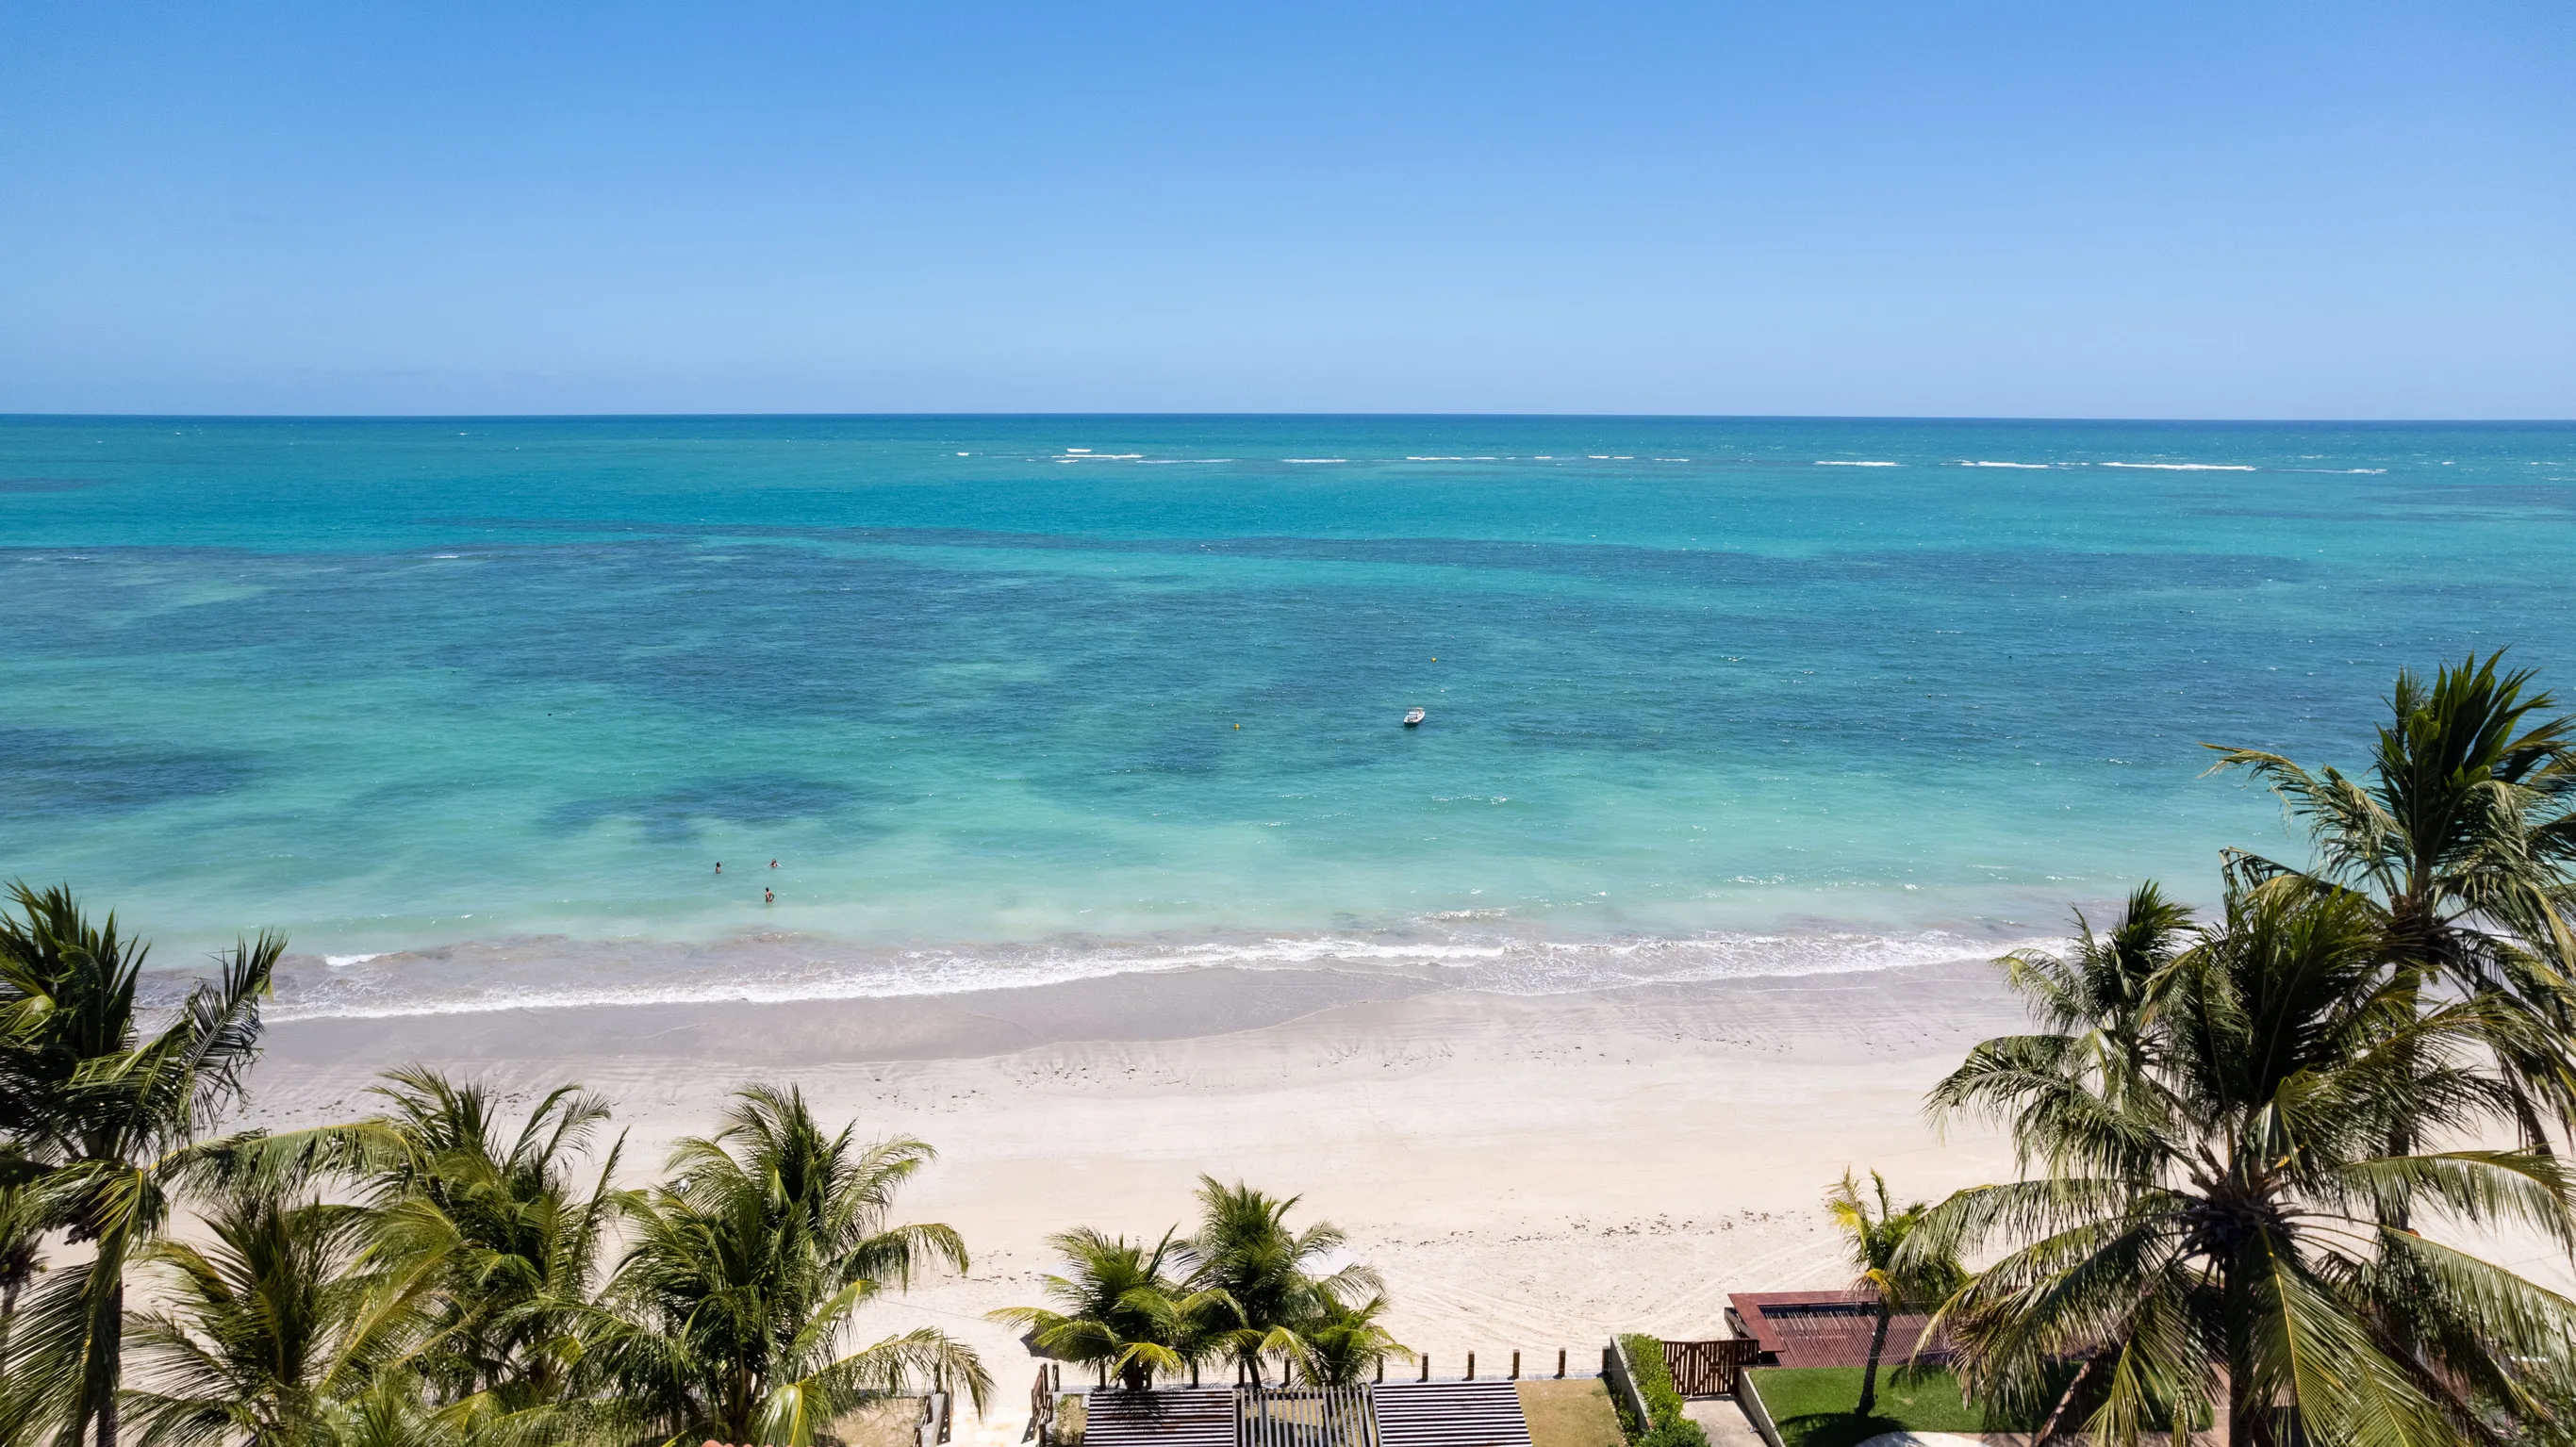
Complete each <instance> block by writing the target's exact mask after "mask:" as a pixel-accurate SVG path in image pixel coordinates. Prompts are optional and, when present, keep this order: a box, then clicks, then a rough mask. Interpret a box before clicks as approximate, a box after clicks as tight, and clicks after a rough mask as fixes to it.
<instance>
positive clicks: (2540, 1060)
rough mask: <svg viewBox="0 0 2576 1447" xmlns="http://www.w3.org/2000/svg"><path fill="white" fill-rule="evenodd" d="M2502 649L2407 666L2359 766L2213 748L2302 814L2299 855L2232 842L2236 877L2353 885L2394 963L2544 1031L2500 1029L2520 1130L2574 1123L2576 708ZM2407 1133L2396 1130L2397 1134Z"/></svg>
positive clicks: (2278, 883)
mask: <svg viewBox="0 0 2576 1447" xmlns="http://www.w3.org/2000/svg"><path fill="white" fill-rule="evenodd" d="M2503 656H2504V655H2503V653H2502V652H2501V651H2499V652H2496V653H2492V654H2489V655H2488V656H2487V657H2485V658H2484V659H2480V658H2478V657H2477V656H2476V655H2474V654H2472V655H2471V656H2470V657H2469V658H2467V659H2466V660H2464V661H2463V662H2461V663H2459V664H2458V665H2456V666H2453V665H2447V664H2446V665H2444V666H2443V667H2441V668H2440V669H2439V670H2437V671H2436V673H2435V674H2434V678H2433V682H2432V683H2431V684H2430V685H2427V684H2425V682H2424V681H2423V680H2422V678H2420V677H2419V676H2418V675H2416V674H2414V673H2412V672H2400V673H2399V674H2398V675H2397V685H2396V688H2395V690H2394V691H2393V692H2392V693H2391V694H2390V695H2389V699H2388V704H2389V713H2390V718H2389V721H2388V723H2386V724H2384V725H2382V726H2381V728H2380V729H2379V734H2378V739H2377V741H2376V743H2375V744H2374V745H2373V747H2372V749H2371V754H2370V763H2369V768H2368V770H2367V772H2366V774H2365V775H2364V776H2362V777H2358V778H2356V777H2353V776H2350V775H2346V774H2344V773H2343V772H2341V771H2340V770H2337V769H2334V768H2323V769H2319V770H2317V771H2315V772H2313V773H2312V772H2310V771H2309V770H2307V769H2305V768H2302V767H2301V766H2300V765H2298V764H2296V763H2293V762H2292V761H2291V760H2289V759H2288V758H2286V757H2284V756H2283V755H2280V754H2276V753H2271V752H2267V751H2264V750H2261V749H2248V748H2225V747H2221V746H2219V745H2215V744H2212V745H2208V747H2210V748H2214V749H2217V750H2218V752H2219V754H2220V759H2219V762H2218V764H2217V765H2216V766H2215V767H2216V768H2220V769H2230V768H2242V769H2245V770H2247V771H2249V772H2251V773H2252V774H2253V775H2254V777H2256V778H2257V779H2260V780H2262V781H2263V782H2264V783H2265V784H2267V785H2268V786H2270V788H2271V789H2272V791H2273V792H2274V793H2276V794H2278V795H2279V796H2280V797H2281V799H2282V802H2283V804H2284V806H2285V807H2286V808H2287V809H2288V810H2289V811H2290V813H2291V815H2292V817H2294V818H2296V819H2298V820H2300V821H2301V822H2302V823H2304V824H2305V825H2306V826H2307V829H2308V833H2309V836H2310V838H2311V839H2312V841H2313V842H2314V845H2315V849H2316V860H2315V863H2314V865H2313V866H2312V867H2311V868H2309V869H2306V870H2300V869H2295V868H2292V867H2290V866H2288V865H2285V864H2280V863H2276V862H2274V861H2272V860H2270V859H2266V858H2263V857H2261V856H2259V855H2253V854H2245V853H2237V852H2233V851H2231V853H2230V856H2229V869H2230V873H2231V875H2233V876H2235V877H2237V878H2238V879H2240V880H2242V881H2244V882H2246V883H2249V884H2261V885H2266V886H2268V887H2273V888H2296V889H2308V890H2323V891H2338V892H2340V891H2349V892H2352V893H2356V894H2358V895H2361V896H2362V897H2364V898H2366V899H2367V900H2368V901H2369V902H2370V903H2371V906H2372V908H2373V909H2374V910H2375V911H2376V913H2377V915H2378V919H2379V928H2380V931H2381V934H2382V936H2383V939H2384V941H2385V944H2384V949H2385V950H2386V952H2387V954H2388V957H2389V958H2390V960H2391V961H2392V962H2394V963H2396V964H2399V965H2401V966H2403V967H2405V968H2406V969H2408V970H2410V971H2411V972H2413V973H2414V974H2416V975H2417V976H2418V977H2419V978H2420V979H2421V981H2422V982H2424V983H2426V984H2431V983H2435V982H2447V983H2448V984H2450V985H2452V986H2454V987H2457V988H2460V989H2465V990H2474V991H2481V992H2486V993H2490V994H2494V995H2496V996H2498V997H2499V998H2500V999H2502V1000H2504V1001H2505V1002H2507V1003H2508V1004H2509V1005H2511V1006H2512V1007H2513V1008H2514V1009H2515V1010H2516V1011H2518V1012H2520V1013H2524V1014H2528V1015H2529V1016H2531V1017H2532V1019H2533V1021H2534V1022H2535V1023H2537V1024H2540V1025H2545V1026H2548V1027H2551V1028H2548V1029H2538V1030H2532V1029H2526V1030H2521V1031H2509V1032H2507V1033H2506V1036H2505V1037H2502V1038H2499V1039H2498V1040H2495V1041H2492V1042H2490V1047H2489V1048H2491V1049H2494V1050H2496V1051H2497V1052H2498V1054H2499V1055H2500V1056H2501V1057H2502V1058H2503V1059H2504V1061H2505V1062H2506V1064H2507V1066H2508V1067H2509V1070H2508V1075H2509V1078H2510V1079H2511V1080H2512V1081H2513V1083H2514V1085H2515V1088H2516V1097H2515V1107H2516V1112H2517V1116H2518V1118H2519V1123H2520V1125H2521V1127H2522V1129H2523V1132H2524V1134H2525V1137H2526V1138H2527V1139H2530V1140H2534V1141H2537V1140H2540V1139H2543V1138H2544V1136H2543V1130H2544V1125H2545V1123H2550V1122H2553V1121H2554V1123H2556V1124H2558V1125H2560V1126H2562V1127H2563V1126H2567V1125H2569V1124H2571V1123H2576V1045H2572V1044H2571V1040H2576V1035H2571V1027H2576V989H2571V986H2570V983H2569V980H2570V974H2571V971H2576V932H2571V929H2570V925H2569V919H2570V901H2571V876H2570V866H2571V864H2576V717H2570V716H2565V715H2561V716H2556V717H2545V718H2544V717H2541V715H2543V714H2545V713H2547V711H2548V710H2550V709H2551V708H2553V707H2554V706H2555V700H2554V699H2552V698H2551V697H2550V695H2548V694H2547V693H2544V692H2539V691H2527V690H2530V688H2531V681H2532V677H2533V674H2532V671H2531V670H2529V669H2517V670H2514V671H2512V672H2499V665H2500V664H2501V662H2502V660H2503ZM2400 1144H2401V1145H2402V1142H2401V1143H2400Z"/></svg>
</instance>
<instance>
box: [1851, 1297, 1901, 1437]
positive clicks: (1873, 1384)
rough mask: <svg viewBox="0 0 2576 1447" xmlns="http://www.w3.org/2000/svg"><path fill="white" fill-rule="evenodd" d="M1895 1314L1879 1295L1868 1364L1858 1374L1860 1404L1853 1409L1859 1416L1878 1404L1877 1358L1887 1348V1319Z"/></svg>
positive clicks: (1866, 1413)
mask: <svg viewBox="0 0 2576 1447" xmlns="http://www.w3.org/2000/svg"><path fill="white" fill-rule="evenodd" d="M1895 1314H1896V1311H1895V1308H1894V1307H1892V1306H1890V1305H1889V1304H1888V1301H1887V1298H1885V1297H1880V1298H1879V1302H1878V1326H1877V1327H1876V1329H1874V1330H1873V1331H1871V1332H1870V1334H1869V1365H1868V1366H1867V1367H1866V1368H1863V1369H1862V1371H1861V1374H1860V1406H1858V1407H1857V1408H1854V1409H1853V1410H1854V1412H1855V1413H1856V1414H1857V1415H1859V1416H1863V1417H1866V1416H1868V1415H1869V1414H1870V1409H1871V1408H1873V1407H1876V1406H1877V1405H1878V1358H1879V1354H1880V1353H1882V1352H1884V1351H1886V1350H1887V1321H1888V1318H1889V1317H1891V1316H1894V1315H1895Z"/></svg>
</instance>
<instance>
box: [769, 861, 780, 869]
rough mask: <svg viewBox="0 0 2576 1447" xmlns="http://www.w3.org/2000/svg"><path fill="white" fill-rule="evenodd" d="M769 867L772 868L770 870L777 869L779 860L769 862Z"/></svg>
mask: <svg viewBox="0 0 2576 1447" xmlns="http://www.w3.org/2000/svg"><path fill="white" fill-rule="evenodd" d="M769 867H770V868H772V869H776V868H777V867H778V861H777V860H775V859H773V860H771V861H769Z"/></svg>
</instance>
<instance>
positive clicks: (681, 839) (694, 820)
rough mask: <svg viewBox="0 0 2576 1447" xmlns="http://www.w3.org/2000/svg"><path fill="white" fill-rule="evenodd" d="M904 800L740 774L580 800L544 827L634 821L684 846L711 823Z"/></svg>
mask: <svg viewBox="0 0 2576 1447" xmlns="http://www.w3.org/2000/svg"><path fill="white" fill-rule="evenodd" d="M906 799H908V796H906V797H905V798H897V797H895V796H891V795H882V796H880V795H877V794H876V792H875V791H872V790H868V789H865V788H861V787H856V786H853V785H849V784H843V783H838V782H835V781H833V780H830V779H816V778H809V777H806V776H803V775H799V774H736V775H732V776H730V777H726V778H714V779H700V780H697V781H695V782H693V783H688V784H683V785H681V786H680V787H678V788H676V789H664V790H661V791H659V792H657V793H652V794H643V795H636V796H631V797H626V798H597V799H576V800H573V801H571V802H569V803H565V804H559V805H557V806H555V807H554V808H552V809H550V810H548V811H546V817H545V826H546V828H547V829H549V830H551V831H553V832H556V833H561V834H571V833H577V832H579V831H580V830H583V829H587V828H590V827H591V826H593V825H596V824H602V823H606V822H607V821H609V820H612V819H632V820H634V821H635V822H636V823H637V824H639V825H641V826H642V827H643V830H644V834H645V837H647V838H649V839H651V840H653V841H654V842H655V843H657V844H686V843H689V842H691V841H693V840H695V839H696V838H697V837H698V834H699V831H700V830H701V829H702V828H703V827H704V826H706V825H707V824H710V823H725V824H783V823H786V822H787V821H789V820H792V819H815V818H821V817H823V816H824V815H827V814H833V813H837V812H839V811H841V810H843V809H846V808H848V807H850V806H851V805H853V804H859V803H877V804H885V803H896V802H905V801H906Z"/></svg>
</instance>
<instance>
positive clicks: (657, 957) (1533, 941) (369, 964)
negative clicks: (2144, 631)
mask: <svg viewBox="0 0 2576 1447" xmlns="http://www.w3.org/2000/svg"><path fill="white" fill-rule="evenodd" d="M2054 943H2058V941H2055V940H2054V939H2053V938H2025V937H2021V936H2014V937H2010V938H2006V937H2003V936H2001V935H1993V934H1986V933H1968V932H1962V931H1954V930H1926V931H1921V932H1918V933H1912V934H1870V933H1863V932H1858V931H1839V930H1817V931H1813V932H1804V933H1800V932H1788V931H1782V932H1776V933H1769V932H1765V933H1753V932H1741V931H1707V932H1699V933H1689V934H1676V935H1643V934H1640V935H1620V936H1609V937H1588V938H1568V937H1562V936H1551V935H1549V934H1546V933H1544V932H1542V931H1540V930H1538V929H1535V928H1533V927H1531V926H1530V925H1529V924H1528V923H1527V922H1525V921H1518V920H1515V919H1513V918H1511V917H1510V915H1509V914H1508V913H1506V912H1504V911H1498V910H1474V909H1471V910H1450V911H1442V912H1440V913H1437V914H1432V915H1426V916H1423V917H1421V918H1418V919H1414V920H1409V921H1405V922H1402V923H1399V924H1395V925H1390V926H1387V927H1385V928H1381V929H1372V930H1361V931H1336V932H1332V933H1318V934H1278V933H1229V934H1219V935H1211V936H1208V937H1205V938H1197V939H1172V938H1152V939H1135V940H1109V939H1094V938H1087V937H1066V938H1060V939H1054V940H1044V941H1034V942H1024V943H996V944H955V945H913V946H869V945H858V944H853V943H851V942H848V941H842V940H834V939H828V938H823V937H818V936H811V935H790V934H767V935H756V936H747V937H742V938H737V939H731V940H725V941H720V942H715V943H694V944H681V943H647V942H637V941H581V940H571V939H564V938H560V937H545V938H520V939H504V940H490V941H471V942H465V943H461V944H454V945H442V946H437V947H433V948H428V949H420V950H409V951H393V952H385V953H378V954H368V955H330V956H324V957H323V958H322V959H320V960H318V961H317V960H315V959H313V958H312V957H311V956H303V957H293V958H290V959H289V960H288V961H287V962H286V964H285V966H284V967H282V969H281V972H280V978H279V985H278V994H277V998H276V999H275V1001H274V1002H273V1003H272V1004H271V1006H270V1007H269V1008H268V1010H267V1011H266V1012H265V1013H266V1014H267V1015H268V1017H269V1018H270V1019H273V1020H297V1019H311V1018H319V1017H364V1018H381V1017H393V1016H410V1015H457V1014H477V1013H484V1012H489V1011H496V1010H527V1009H549V1008H556V1009H560V1008H574V1007H581V1006H596V1005H675V1004H695V1003H709V1002H720V1001H745V1002H755V1003H781V1002H792V1001H797V1000H846V999H876V998H890V997H897V996H910V995H950V994H960V993H964V992H967V991H974V990H991V989H1009V988H1018V987H1027V986H1035V985H1054V984H1062V983H1065V982H1068V981H1073V980H1083V979H1095V978H1101V977H1106V976H1113V975H1136V974H1162V973H1168V972H1171V971H1176V970H1189V969H1207V968H1220V967H1222V968H1231V969H1246V970H1294V969H1334V970H1372V969H1375V970H1392V971H1397V972H1404V973H1420V972H1423V971H1429V972H1431V974H1432V978H1435V979H1437V980H1438V981H1439V982H1440V983H1441V984H1443V985H1448V986H1454V987H1457V988H1465V989H1479V990H1492V991H1499V992H1503V993H1511V994H1534V995H1544V994H1563V993H1568V992H1572V991H1578V990H1598V989H1611V988H1619V987H1624V986H1633V985H1646V984H1657V983H1691V982H1699V981H1707V980H1718V979H1731V978H1739V977H1750V976H1764V975H1808V974H1837V973H1847V972H1853V971H1867V970H1882V969H1899V968H1905V967H1908V966H1921V965H1940V964H1951V963H1959V962H1966V961H1975V960H1985V959H1991V958H1993V957H1995V956H1996V955H1999V954H2002V953H2004V952H2006V951H2007V950H2011V949H2016V948H2020V947H2023V946H2026V945H2033V944H2040V945H2047V944H2054Z"/></svg>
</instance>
